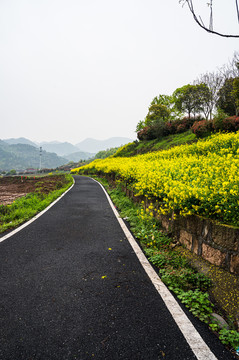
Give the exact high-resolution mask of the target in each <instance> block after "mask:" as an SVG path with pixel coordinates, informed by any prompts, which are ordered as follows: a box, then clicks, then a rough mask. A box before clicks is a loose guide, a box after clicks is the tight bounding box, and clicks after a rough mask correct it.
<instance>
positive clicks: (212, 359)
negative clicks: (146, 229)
mask: <svg viewBox="0 0 239 360" xmlns="http://www.w3.org/2000/svg"><path fill="white" fill-rule="evenodd" d="M91 179H92V180H94V181H95V182H97V183H98V184H99V185H100V186H101V188H102V189H103V191H104V193H105V195H106V198H107V200H108V202H109V204H110V206H111V208H112V210H113V213H114V215H115V217H116V218H117V220H118V222H119V224H120V226H121V228H122V230H123V232H124V234H125V236H126V238H127V239H128V241H129V243H130V245H131V247H132V248H133V250H134V252H135V254H136V256H137V257H138V259H139V261H140V263H141V265H142V266H143V268H144V270H145V272H146V273H147V275H148V276H149V278H150V280H151V282H152V283H153V285H154V287H155V288H156V290H157V291H158V293H159V295H160V296H161V298H162V300H163V301H164V303H165V305H166V307H167V308H168V310H169V312H170V313H171V315H172V317H173V319H174V321H175V322H176V324H177V325H178V327H179V329H180V331H181V332H182V334H183V336H184V337H185V339H186V341H187V343H188V344H189V346H190V348H191V349H192V351H193V353H194V355H195V356H196V358H197V359H198V360H205V359H207V360H217V358H216V356H215V355H214V354H213V352H212V351H211V350H210V348H209V347H208V345H207V344H206V343H205V341H204V340H203V339H202V337H201V335H200V334H199V333H198V331H197V330H196V329H195V327H194V326H193V324H192V323H191V321H190V320H189V318H188V317H187V315H186V314H185V313H184V311H183V310H182V308H181V307H180V305H179V304H178V303H177V301H176V300H175V299H174V297H173V296H172V294H171V293H170V291H169V290H168V288H167V287H166V285H165V284H164V283H163V282H162V280H161V279H160V277H159V276H158V274H157V273H156V272H155V270H154V269H153V267H152V266H151V264H150V263H149V261H148V259H147V258H146V256H145V255H144V253H143V251H142V250H141V248H140V247H139V245H138V244H137V242H136V240H135V238H134V237H133V235H132V234H131V232H130V231H129V230H128V228H127V226H126V225H125V223H124V221H123V219H122V218H121V217H120V215H119V213H118V211H117V210H116V208H115V206H114V204H113V202H112V200H111V198H110V196H109V195H108V193H107V191H106V190H105V188H104V186H103V185H102V184H101V183H99V182H98V181H97V180H95V179H93V178H91Z"/></svg>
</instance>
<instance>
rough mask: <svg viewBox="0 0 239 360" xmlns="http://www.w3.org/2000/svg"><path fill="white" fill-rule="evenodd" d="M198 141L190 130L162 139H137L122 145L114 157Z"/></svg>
mask: <svg viewBox="0 0 239 360" xmlns="http://www.w3.org/2000/svg"><path fill="white" fill-rule="evenodd" d="M195 141H197V138H196V135H195V134H193V133H192V132H191V131H190V130H189V131H186V132H184V133H181V134H174V135H169V136H166V137H163V138H162V139H155V140H148V141H135V142H133V143H129V144H127V145H124V146H123V147H121V148H120V149H119V150H118V151H117V152H116V153H115V154H114V155H113V157H118V156H120V157H122V156H124V157H125V156H126V157H127V156H134V155H137V154H144V153H147V152H150V151H158V150H167V149H169V148H171V147H173V146H177V145H182V144H190V143H192V142H195Z"/></svg>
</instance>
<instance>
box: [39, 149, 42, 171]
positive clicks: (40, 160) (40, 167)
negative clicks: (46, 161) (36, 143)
mask: <svg viewBox="0 0 239 360" xmlns="http://www.w3.org/2000/svg"><path fill="white" fill-rule="evenodd" d="M39 155H40V165H39V172H40V171H41V157H42V147H41V146H40V153H39Z"/></svg>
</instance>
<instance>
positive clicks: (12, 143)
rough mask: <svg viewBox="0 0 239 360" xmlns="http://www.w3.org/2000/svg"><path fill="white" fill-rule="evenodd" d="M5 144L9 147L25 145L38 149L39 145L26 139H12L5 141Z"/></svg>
mask: <svg viewBox="0 0 239 360" xmlns="http://www.w3.org/2000/svg"><path fill="white" fill-rule="evenodd" d="M3 141H4V142H6V143H7V144H9V145H14V144H25V145H31V146H35V147H37V144H35V143H34V142H33V141H31V140H28V139H26V138H24V137H20V138H17V139H14V138H11V139H4V140H3Z"/></svg>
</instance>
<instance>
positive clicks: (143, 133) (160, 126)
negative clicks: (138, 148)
mask: <svg viewBox="0 0 239 360" xmlns="http://www.w3.org/2000/svg"><path fill="white" fill-rule="evenodd" d="M164 135H165V122H164V121H163V120H159V121H157V122H156V123H155V124H154V125H151V126H146V127H144V128H143V129H142V130H140V131H139V132H138V133H137V136H138V139H139V140H153V139H160V138H161V137H163V136H164Z"/></svg>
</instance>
